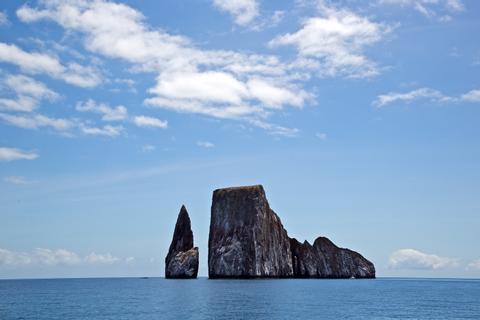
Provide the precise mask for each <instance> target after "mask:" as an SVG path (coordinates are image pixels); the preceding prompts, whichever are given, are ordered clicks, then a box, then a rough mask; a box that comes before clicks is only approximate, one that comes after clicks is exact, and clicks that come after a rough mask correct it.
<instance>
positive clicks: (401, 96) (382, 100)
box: [372, 88, 480, 107]
mask: <svg viewBox="0 0 480 320" xmlns="http://www.w3.org/2000/svg"><path fill="white" fill-rule="evenodd" d="M421 99H424V100H428V101H430V102H433V103H445V102H471V103H477V102H480V89H476V90H471V91H469V92H467V93H465V94H461V95H460V96H458V97H455V96H453V97H452V96H448V95H445V94H443V93H442V92H441V91H438V90H435V89H431V88H420V89H416V90H412V91H409V92H404V93H400V92H389V93H387V94H382V95H379V96H378V97H377V99H376V100H375V101H373V103H372V104H373V105H375V106H377V107H383V106H386V105H388V104H392V103H396V102H405V103H410V102H413V101H417V100H421Z"/></svg>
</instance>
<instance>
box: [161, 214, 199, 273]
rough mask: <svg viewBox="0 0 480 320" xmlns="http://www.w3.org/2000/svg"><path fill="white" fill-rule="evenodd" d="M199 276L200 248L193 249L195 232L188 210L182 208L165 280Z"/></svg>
mask: <svg viewBox="0 0 480 320" xmlns="http://www.w3.org/2000/svg"><path fill="white" fill-rule="evenodd" d="M197 274H198V248H197V247H193V232H192V227H191V223H190V217H189V216H188V212H187V209H186V208H185V206H182V208H181V209H180V213H179V214H178V218H177V223H176V224H175V231H174V232H173V239H172V243H171V244H170V248H169V250H168V254H167V257H166V258H165V278H180V279H188V278H196V277H197Z"/></svg>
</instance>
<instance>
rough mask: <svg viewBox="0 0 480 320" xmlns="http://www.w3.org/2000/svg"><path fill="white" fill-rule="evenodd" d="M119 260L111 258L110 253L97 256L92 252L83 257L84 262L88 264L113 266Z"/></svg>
mask: <svg viewBox="0 0 480 320" xmlns="http://www.w3.org/2000/svg"><path fill="white" fill-rule="evenodd" d="M119 260H120V259H119V258H117V257H114V256H112V255H111V254H110V253H107V254H97V253H95V252H92V253H90V254H89V255H87V256H86V257H85V261H86V262H87V263H88V264H114V263H116V262H118V261H119Z"/></svg>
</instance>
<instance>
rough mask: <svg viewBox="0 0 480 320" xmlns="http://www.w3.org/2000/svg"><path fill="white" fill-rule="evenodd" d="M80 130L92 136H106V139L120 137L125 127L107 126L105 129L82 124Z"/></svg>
mask: <svg viewBox="0 0 480 320" xmlns="http://www.w3.org/2000/svg"><path fill="white" fill-rule="evenodd" d="M80 130H81V131H82V132H83V133H84V134H86V135H90V136H105V137H111V138H112V137H116V136H119V135H120V134H121V133H122V132H123V130H124V127H123V126H111V125H105V126H103V127H91V126H88V125H86V124H80Z"/></svg>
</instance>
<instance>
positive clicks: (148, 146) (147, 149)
mask: <svg viewBox="0 0 480 320" xmlns="http://www.w3.org/2000/svg"><path fill="white" fill-rule="evenodd" d="M155 149H156V147H155V146H153V145H151V144H146V145H143V146H142V151H143V152H152V151H155Z"/></svg>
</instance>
